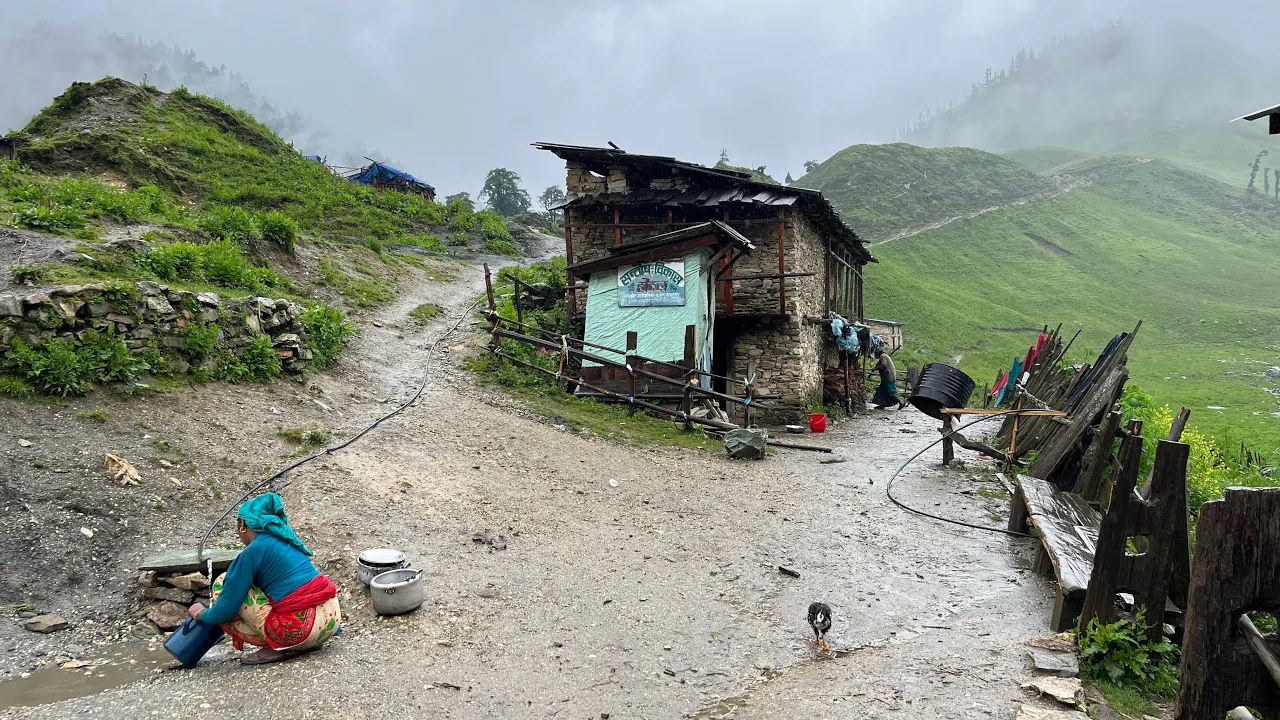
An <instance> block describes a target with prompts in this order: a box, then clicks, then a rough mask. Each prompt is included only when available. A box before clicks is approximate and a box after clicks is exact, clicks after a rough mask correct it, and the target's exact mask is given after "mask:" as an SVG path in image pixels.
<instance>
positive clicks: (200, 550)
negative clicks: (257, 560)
mask: <svg viewBox="0 0 1280 720" xmlns="http://www.w3.org/2000/svg"><path fill="white" fill-rule="evenodd" d="M480 302H481V301H480V300H477V301H475V302H474V303H471V305H470V306H469V307H467V309H466V310H465V311H463V313H462V316H461V317H459V318H458V321H457V322H455V323H454V324H453V325H452V326H451V327H450V328H449V329H448V330H446V331H445V333H444V334H443V335H441V336H440V337H439V339H437V340H436V341H435V343H434V344H432V346H431V348H430V349H429V350H427V362H426V364H425V365H423V367H422V384H421V385H419V386H418V391H417V392H415V393H414V394H413V397H411V398H409V399H408V400H406V401H404V402H403V403H401V404H400V405H399V406H398V407H397V408H395V409H394V410H392V411H391V412H389V413H387V414H386V415H383V416H382V417H380V418H378V419H377V420H374V421H373V422H371V423H369V425H368V426H366V427H365V428H364V429H363V430H361V431H360V432H358V433H356V434H355V435H352V436H351V437H349V438H347V439H346V440H343V441H342V442H340V443H338V444H337V445H331V446H329V447H327V448H325V449H323V450H318V451H316V452H313V453H311V454H310V455H308V456H306V457H304V458H302V459H301V460H297V461H295V462H294V463H293V464H291V465H289V466H288V467H286V468H284V469H283V470H278V471H276V472H275V473H273V474H272V475H270V476H268V477H267V478H266V479H264V480H262V481H261V482H259V483H258V484H257V485H254V486H253V487H251V488H249V490H248V491H246V492H245V493H244V494H243V495H241V496H240V499H238V500H236V501H235V503H234V504H233V505H232V506H231V507H229V508H227V510H226V511H225V512H223V513H222V514H221V515H219V516H218V519H217V520H214V521H213V524H212V525H210V526H209V530H208V531H207V532H205V534H204V537H203V538H201V539H200V544H199V545H198V546H196V562H204V544H205V543H206V542H208V541H209V536H211V535H213V531H214V530H215V529H216V528H217V527H218V524H219V523H221V522H222V521H223V520H226V519H227V516H228V515H230V514H231V513H232V512H233V511H235V510H236V508H238V507H240V504H241V503H243V502H244V501H245V500H248V499H249V496H250V495H253V494H254V493H256V492H257V491H259V490H261V489H262V486H264V485H266V484H268V483H270V482H271V481H272V480H275V479H276V478H278V477H280V476H282V475H284V474H285V473H287V472H289V471H291V470H293V469H295V468H298V467H301V466H303V465H305V464H307V463H309V462H311V461H312V460H315V459H316V458H318V457H320V456H321V455H331V454H333V453H335V452H337V451H339V450H341V449H343V448H345V447H347V446H348V445H350V444H351V443H353V442H355V441H356V440H359V439H360V438H362V437H364V436H365V434H366V433H368V432H369V431H370V430H372V429H374V428H376V427H378V426H379V425H381V424H382V423H384V422H386V421H387V420H390V419H391V418H393V417H395V416H396V415H399V414H400V413H402V412H404V410H405V408H407V407H409V406H410V405H412V404H413V403H414V402H415V401H416V400H417V399H418V398H420V397H422V393H423V392H424V391H426V389H427V381H428V380H430V378H431V376H430V375H429V374H428V373H427V370H428V369H429V368H430V367H431V354H432V353H434V352H435V350H436V347H437V346H439V345H440V343H442V342H444V339H445V338H447V337H449V336H450V335H452V334H453V333H455V332H457V330H458V327H459V326H460V325H462V322H463V321H464V320H466V319H467V318H469V317H471V311H472V310H474V309H475V308H476V306H477V305H479V304H480Z"/></svg>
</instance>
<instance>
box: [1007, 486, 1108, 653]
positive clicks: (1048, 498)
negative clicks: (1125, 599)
mask: <svg viewBox="0 0 1280 720" xmlns="http://www.w3.org/2000/svg"><path fill="white" fill-rule="evenodd" d="M1031 525H1034V526H1035V528H1036V529H1037V530H1039V531H1040V542H1041V544H1042V552H1043V553H1044V554H1045V555H1047V557H1048V560H1049V561H1051V562H1052V563H1053V570H1054V571H1055V573H1056V575H1057V577H1058V597H1057V600H1055V601H1054V603H1053V620H1052V621H1051V623H1052V627H1053V630H1054V632H1062V631H1063V630H1070V629H1071V628H1073V627H1075V624H1076V619H1077V618H1079V617H1080V612H1081V610H1082V609H1083V608H1084V598H1085V594H1086V593H1087V592H1088V591H1089V576H1090V574H1091V573H1092V572H1093V554H1094V549H1095V548H1096V547H1097V545H1098V528H1099V527H1100V526H1101V525H1102V513H1100V512H1098V511H1097V510H1095V509H1094V508H1093V506H1091V505H1089V503H1088V502H1086V501H1085V499H1084V498H1082V497H1080V496H1079V495H1076V494H1074V493H1066V492H1058V490H1057V488H1055V487H1054V486H1053V485H1052V484H1051V483H1049V482H1048V481H1046V480H1041V479H1039V478H1033V477H1027V476H1026V475H1019V476H1018V478H1017V483H1016V488H1015V490H1014V497H1013V503H1012V506H1011V508H1010V513H1009V529H1010V530H1012V531H1013V532H1021V533H1025V532H1027V531H1028V529H1029V527H1030V526H1031ZM1038 564H1043V563H1038ZM1041 569H1047V568H1041Z"/></svg>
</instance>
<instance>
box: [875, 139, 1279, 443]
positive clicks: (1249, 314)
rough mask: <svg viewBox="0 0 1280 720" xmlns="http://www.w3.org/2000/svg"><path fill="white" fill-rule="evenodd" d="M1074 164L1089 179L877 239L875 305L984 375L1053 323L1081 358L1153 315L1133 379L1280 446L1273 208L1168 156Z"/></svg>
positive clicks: (1202, 421) (1210, 422) (917, 341)
mask: <svg viewBox="0 0 1280 720" xmlns="http://www.w3.org/2000/svg"><path fill="white" fill-rule="evenodd" d="M1073 165H1074V168H1073V171H1072V172H1073V173H1079V174H1088V175H1090V176H1091V177H1092V178H1093V183H1092V184H1091V185H1089V186H1087V187H1084V188H1080V189H1076V190H1072V191H1071V192H1069V193H1066V194H1064V195H1061V196H1058V197H1055V198H1052V199H1047V200H1042V201H1038V202H1034V203H1030V204H1026V205H1018V206H1012V207H1008V208H1005V209H1003V210H1000V211H998V212H992V213H988V214H985V215H982V216H981V217H978V218H974V219H971V220H966V221H962V222H956V223H952V224H949V225H946V226H945V227H942V228H939V229H937V230H933V231H930V232H927V233H924V234H921V235H917V236H915V237H912V238H907V239H903V240H898V241H895V242H892V243H889V244H887V245H884V246H882V247H880V248H878V249H877V253H876V254H877V256H878V257H879V258H880V260H881V262H880V264H879V265H877V266H875V267H874V268H872V270H873V271H872V272H868V273H867V307H868V311H869V312H870V313H871V314H873V315H877V316H887V317H892V318H895V319H898V320H901V321H903V322H905V323H906V324H907V325H906V331H907V334H908V336H909V343H910V344H909V346H908V348H907V352H908V353H909V355H908V358H909V359H908V362H910V363H912V364H915V363H918V362H922V361H927V360H933V359H938V360H948V361H952V362H958V363H959V365H960V367H961V368H963V369H965V370H966V371H967V372H969V373H970V374H972V375H973V376H974V377H975V378H976V379H977V380H978V381H979V383H982V382H984V381H990V380H992V379H994V377H995V374H996V371H997V369H998V368H1000V367H1004V366H1006V365H1007V364H1009V363H1011V362H1012V360H1013V358H1014V357H1015V356H1020V355H1021V354H1022V353H1024V352H1025V351H1026V346H1027V344H1028V343H1029V342H1030V340H1031V339H1032V338H1033V336H1034V332H1035V331H1037V330H1039V328H1040V327H1041V325H1042V324H1044V323H1046V322H1049V323H1054V324H1056V323H1058V322H1062V323H1063V324H1064V328H1065V329H1066V330H1067V331H1069V332H1074V331H1075V330H1076V329H1080V330H1082V331H1083V332H1082V334H1081V340H1080V341H1077V344H1076V345H1075V346H1074V347H1073V348H1072V356H1073V358H1074V359H1077V360H1083V359H1088V358H1089V357H1090V356H1092V355H1093V354H1095V353H1096V352H1097V351H1098V350H1100V349H1101V346H1102V345H1103V344H1104V343H1105V342H1106V341H1107V340H1108V339H1110V337H1111V336H1112V335H1113V334H1114V333H1116V332H1119V331H1121V330H1127V329H1130V328H1131V327H1132V326H1133V324H1134V323H1135V322H1136V321H1137V320H1139V319H1141V320H1143V322H1144V324H1143V329H1142V333H1141V335H1140V338H1139V340H1138V342H1137V344H1136V345H1135V350H1134V352H1133V354H1132V363H1131V364H1132V369H1133V372H1134V379H1135V381H1136V382H1137V383H1139V384H1140V385H1142V386H1143V387H1144V388H1146V389H1147V390H1148V391H1149V392H1150V393H1151V394H1152V395H1153V396H1154V397H1155V398H1156V400H1157V401H1159V402H1164V403H1169V404H1172V405H1179V404H1184V405H1187V406H1188V407H1190V408H1192V410H1193V418H1194V420H1195V422H1196V424H1197V425H1199V426H1200V427H1202V428H1204V429H1206V430H1209V431H1212V432H1214V433H1217V434H1218V435H1219V436H1220V437H1223V438H1225V439H1226V440H1227V441H1228V442H1233V443H1234V442H1237V441H1239V440H1246V441H1248V442H1250V443H1251V444H1255V445H1257V446H1258V447H1259V448H1260V449H1263V450H1265V451H1268V452H1271V453H1273V454H1274V453H1276V452H1277V451H1280V420H1278V419H1277V416H1275V415H1274V413H1276V412H1277V411H1278V410H1280V405H1278V404H1277V398H1276V396H1275V395H1273V394H1272V391H1274V390H1275V388H1276V387H1277V386H1278V385H1280V380H1277V379H1275V378H1270V379H1269V378H1268V376H1267V370H1268V368H1270V367H1272V366H1275V365H1280V213H1278V212H1277V206H1276V205H1275V204H1274V203H1272V202H1263V201H1260V200H1259V199H1258V198H1247V197H1245V196H1244V195H1243V194H1242V193H1241V192H1239V191H1238V190H1235V189H1233V188H1231V187H1228V186H1225V185H1223V184H1220V183H1218V182H1215V181H1214V180H1212V179H1210V178H1208V177H1205V176H1203V175H1200V174H1197V173H1192V172H1188V171H1186V170H1184V169H1183V168H1180V167H1178V166H1175V165H1173V164H1170V163H1166V162H1163V161H1158V160H1157V161H1143V160H1139V159H1134V158H1101V159H1092V160H1089V159H1084V160H1079V159H1078V160H1075V161H1074V162H1073ZM904 222H908V221H906V220H904ZM900 364H902V363H901V362H900ZM1209 406H1223V407H1224V408H1225V409H1223V410H1209V409H1208V407H1209Z"/></svg>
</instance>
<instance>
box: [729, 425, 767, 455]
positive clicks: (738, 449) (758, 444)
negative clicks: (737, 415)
mask: <svg viewBox="0 0 1280 720" xmlns="http://www.w3.org/2000/svg"><path fill="white" fill-rule="evenodd" d="M768 437H769V436H768V433H766V432H765V431H763V430H746V429H742V428H739V429H738V430H730V431H729V432H727V433H725V435H724V451H725V452H726V453H727V454H728V455H729V459H731V460H763V459H764V455H765V444H764V443H765V440H766V439H767V438H768Z"/></svg>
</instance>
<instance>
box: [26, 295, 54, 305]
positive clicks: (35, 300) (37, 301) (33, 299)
mask: <svg viewBox="0 0 1280 720" xmlns="http://www.w3.org/2000/svg"><path fill="white" fill-rule="evenodd" d="M23 302H25V303H26V304H27V308H33V307H38V306H40V305H43V304H45V303H47V302H49V294H48V293H32V294H30V295H28V296H27V297H26V299H25V300H23Z"/></svg>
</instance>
